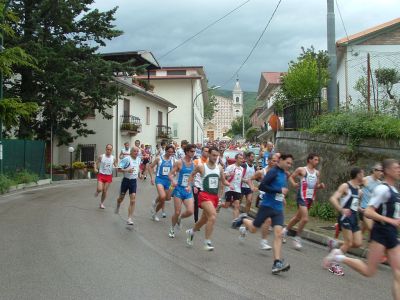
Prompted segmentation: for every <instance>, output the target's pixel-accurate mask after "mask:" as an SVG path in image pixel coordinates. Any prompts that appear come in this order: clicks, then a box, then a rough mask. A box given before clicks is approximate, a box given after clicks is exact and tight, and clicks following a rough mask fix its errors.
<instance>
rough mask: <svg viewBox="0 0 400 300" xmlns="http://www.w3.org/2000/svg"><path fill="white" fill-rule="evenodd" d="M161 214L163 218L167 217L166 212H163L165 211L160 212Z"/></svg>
mask: <svg viewBox="0 0 400 300" xmlns="http://www.w3.org/2000/svg"><path fill="white" fill-rule="evenodd" d="M161 216H162V217H163V218H164V219H165V218H166V217H167V214H166V213H165V211H163V212H162V214H161Z"/></svg>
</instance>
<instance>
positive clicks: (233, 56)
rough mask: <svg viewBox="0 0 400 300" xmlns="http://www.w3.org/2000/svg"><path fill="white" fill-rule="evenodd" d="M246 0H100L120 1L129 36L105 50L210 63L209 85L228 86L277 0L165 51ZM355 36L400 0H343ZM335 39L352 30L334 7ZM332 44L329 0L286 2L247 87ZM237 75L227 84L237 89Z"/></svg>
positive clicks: (244, 81) (100, 1)
mask: <svg viewBox="0 0 400 300" xmlns="http://www.w3.org/2000/svg"><path fill="white" fill-rule="evenodd" d="M245 1H246V0H140V1H136V0H113V1H110V0H96V3H95V5H94V7H97V8H99V9H100V10H106V9H111V8H112V7H114V6H119V9H118V11H117V14H116V18H117V20H116V25H117V28H118V29H121V30H123V31H124V34H123V35H122V36H121V37H119V38H117V39H114V40H112V41H111V42H108V45H107V47H105V48H103V49H101V52H116V51H133V50H149V51H151V52H152V53H153V54H154V56H155V57H156V58H157V59H158V60H159V63H160V64H161V65H162V66H189V65H190V66H204V68H205V70H206V74H207V77H208V79H209V82H210V85H222V84H223V83H226V81H227V80H229V78H230V77H231V76H232V75H233V74H234V73H235V71H236V70H237V69H238V67H239V66H240V65H241V63H242V62H243V60H244V59H245V58H246V56H247V55H248V53H249V51H250V50H251V48H252V46H253V45H254V43H255V41H256V40H257V38H258V37H259V35H260V33H261V31H262V30H263V28H264V27H265V25H266V23H267V21H268V19H269V18H270V16H271V14H272V12H273V10H274V8H275V6H276V4H277V3H278V0H250V2H248V3H247V4H246V5H244V6H243V7H241V8H240V9H239V10H237V11H235V12H234V13H233V14H231V15H229V16H228V17H227V18H225V19H223V20H222V21H220V22H219V23H217V24H216V25H214V26H213V27H211V28H210V29H208V30H207V31H205V32H203V33H202V34H201V35H200V36H198V37H196V38H195V39H194V40H192V41H190V42H189V43H187V44H185V45H183V46H182V47H180V48H179V49H177V50H175V51H174V52H172V53H171V54H169V55H168V56H166V57H165V58H163V59H160V57H161V56H162V55H163V54H165V53H166V52H168V51H169V50H170V49H172V48H174V47H175V46H176V45H178V44H179V43H181V42H182V41H184V40H185V39H187V38H188V37H190V36H191V35H193V34H195V33H196V32H198V31H199V30H201V29H202V28H204V27H205V26H206V25H208V24H210V23H212V22H213V21H215V20H217V19H218V18H220V17H222V16H223V15H225V14H226V13H228V12H229V11H231V10H232V9H234V8H235V7H237V6H239V5H240V4H241V3H244V2H245ZM337 1H338V4H339V8H340V10H341V13H342V17H343V20H344V23H345V26H346V29H347V32H348V34H349V35H351V34H354V33H357V32H359V31H362V30H364V29H367V28H369V27H372V26H375V25H378V24H381V23H384V22H386V21H389V20H392V19H395V18H398V17H400V0H337ZM335 14H336V40H338V39H339V38H342V37H345V32H344V29H343V26H342V23H341V20H340V18H339V13H338V11H337V7H336V5H335ZM311 45H314V47H315V48H316V49H326V0H282V3H281V5H280V7H279V9H278V11H277V13H276V15H275V17H274V18H273V20H272V22H271V24H270V27H269V28H268V29H267V31H266V33H265V34H264V36H263V39H262V40H261V42H260V44H259V45H258V47H257V49H256V50H255V51H254V53H253V55H252V56H251V57H250V59H249V61H248V62H247V63H246V64H245V66H244V67H243V68H242V70H241V72H240V73H239V79H240V83H241V86H242V89H243V90H246V91H256V90H257V89H258V84H259V80H260V73H261V72H263V71H264V72H265V71H287V67H288V62H289V61H290V60H292V59H295V58H296V57H297V56H298V54H299V53H300V51H301V50H300V47H301V46H305V47H309V46H311ZM233 86H234V79H233V80H232V81H231V82H229V83H227V84H226V85H225V86H223V88H224V89H232V88H233Z"/></svg>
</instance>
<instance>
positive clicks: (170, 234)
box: [168, 226, 175, 239]
mask: <svg viewBox="0 0 400 300" xmlns="http://www.w3.org/2000/svg"><path fill="white" fill-rule="evenodd" d="M168 236H169V237H170V238H171V239H173V238H174V237H175V231H174V228H173V227H172V226H171V228H170V229H169V232H168Z"/></svg>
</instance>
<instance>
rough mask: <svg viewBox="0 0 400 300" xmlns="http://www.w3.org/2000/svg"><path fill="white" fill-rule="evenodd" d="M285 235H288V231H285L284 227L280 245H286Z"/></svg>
mask: <svg viewBox="0 0 400 300" xmlns="http://www.w3.org/2000/svg"><path fill="white" fill-rule="evenodd" d="M287 233H288V231H287V229H286V227H285V228H283V229H282V243H283V244H286V239H287Z"/></svg>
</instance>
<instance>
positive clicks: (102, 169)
mask: <svg viewBox="0 0 400 300" xmlns="http://www.w3.org/2000/svg"><path fill="white" fill-rule="evenodd" d="M112 149H113V146H112V145H111V144H107V146H106V153H105V154H102V155H100V156H99V157H97V159H96V161H95V164H94V172H95V173H98V174H97V188H96V193H95V194H94V196H95V197H97V196H98V195H99V193H101V200H100V208H101V209H105V206H104V201H105V200H106V197H107V191H108V187H109V186H110V184H111V182H112V173H113V167H114V168H116V167H117V161H116V159H115V158H114V156H113V155H112V154H111V153H112Z"/></svg>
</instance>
